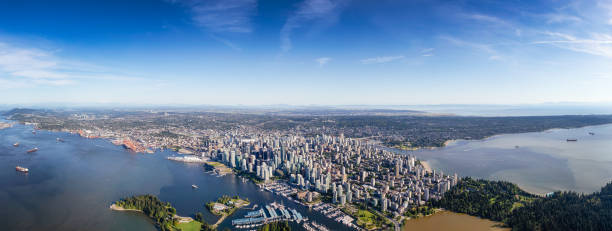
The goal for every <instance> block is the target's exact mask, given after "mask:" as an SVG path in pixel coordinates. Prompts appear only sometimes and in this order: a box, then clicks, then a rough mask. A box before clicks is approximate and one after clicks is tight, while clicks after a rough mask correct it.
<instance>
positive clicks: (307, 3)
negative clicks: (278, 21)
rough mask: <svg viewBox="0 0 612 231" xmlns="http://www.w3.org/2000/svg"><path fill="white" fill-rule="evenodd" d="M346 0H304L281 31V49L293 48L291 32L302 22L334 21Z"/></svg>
mask: <svg viewBox="0 0 612 231" xmlns="http://www.w3.org/2000/svg"><path fill="white" fill-rule="evenodd" d="M345 2H346V0H304V1H303V2H301V3H300V4H299V5H298V9H297V10H296V11H295V12H294V13H293V14H291V15H290V16H289V17H288V18H287V21H286V22H285V24H284V25H283V28H282V29H281V32H280V40H281V50H282V51H283V52H287V51H289V50H291V48H292V46H293V45H292V43H291V34H292V33H293V30H295V29H297V28H300V27H301V26H302V24H304V23H307V22H311V21H322V22H327V23H330V22H334V21H336V18H337V16H338V14H339V11H341V10H342V8H343V6H344V3H345Z"/></svg>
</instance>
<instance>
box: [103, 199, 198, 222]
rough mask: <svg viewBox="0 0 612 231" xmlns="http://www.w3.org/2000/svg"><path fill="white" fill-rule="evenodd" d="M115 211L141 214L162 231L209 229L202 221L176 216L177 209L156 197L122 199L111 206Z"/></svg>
mask: <svg viewBox="0 0 612 231" xmlns="http://www.w3.org/2000/svg"><path fill="white" fill-rule="evenodd" d="M110 209H112V210H115V211H134V212H141V213H144V214H145V215H147V216H148V217H149V218H151V219H152V220H153V222H154V223H155V225H156V226H157V227H158V228H159V229H160V230H162V231H175V230H183V231H187V230H189V231H191V230H194V231H196V230H200V228H201V227H208V224H205V223H204V221H203V220H202V219H198V220H199V221H195V220H194V219H193V218H191V217H181V216H178V215H176V209H175V208H174V207H172V205H170V203H168V202H162V201H160V200H159V198H157V197H156V196H154V195H149V194H147V195H140V196H133V197H129V198H124V199H121V200H119V201H117V202H115V203H113V204H112V205H111V206H110Z"/></svg>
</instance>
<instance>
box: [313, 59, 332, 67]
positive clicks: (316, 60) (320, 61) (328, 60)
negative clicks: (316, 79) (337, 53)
mask: <svg viewBox="0 0 612 231" xmlns="http://www.w3.org/2000/svg"><path fill="white" fill-rule="evenodd" d="M331 60H332V59H331V58H330V57H321V58H318V59H315V62H317V63H318V64H319V66H320V67H322V66H324V65H325V64H327V63H329V62H330V61H331Z"/></svg>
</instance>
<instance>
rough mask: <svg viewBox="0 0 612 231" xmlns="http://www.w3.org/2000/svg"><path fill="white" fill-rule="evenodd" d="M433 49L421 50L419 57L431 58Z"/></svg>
mask: <svg viewBox="0 0 612 231" xmlns="http://www.w3.org/2000/svg"><path fill="white" fill-rule="evenodd" d="M433 51H434V48H425V49H422V50H421V56H425V57H429V56H433Z"/></svg>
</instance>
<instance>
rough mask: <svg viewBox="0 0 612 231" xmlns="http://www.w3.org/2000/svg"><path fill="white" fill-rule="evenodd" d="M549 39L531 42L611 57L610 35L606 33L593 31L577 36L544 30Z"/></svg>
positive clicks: (611, 41)
mask: <svg viewBox="0 0 612 231" xmlns="http://www.w3.org/2000/svg"><path fill="white" fill-rule="evenodd" d="M545 34H546V35H548V36H549V38H550V39H549V40H541V41H536V42H533V43H534V44H547V45H552V46H555V47H558V48H562V49H567V50H571V51H576V52H581V53H587V54H592V55H597V56H604V57H608V58H612V36H611V35H608V34H601V33H593V34H591V36H589V37H587V38H578V37H576V36H573V35H569V34H564V33H558V32H545Z"/></svg>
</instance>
